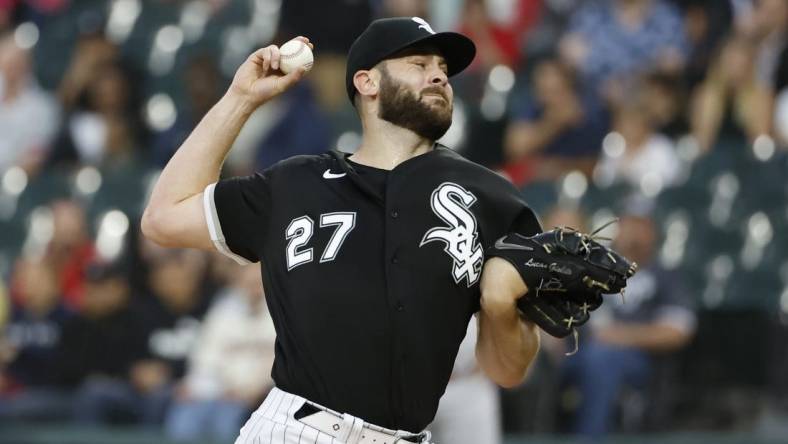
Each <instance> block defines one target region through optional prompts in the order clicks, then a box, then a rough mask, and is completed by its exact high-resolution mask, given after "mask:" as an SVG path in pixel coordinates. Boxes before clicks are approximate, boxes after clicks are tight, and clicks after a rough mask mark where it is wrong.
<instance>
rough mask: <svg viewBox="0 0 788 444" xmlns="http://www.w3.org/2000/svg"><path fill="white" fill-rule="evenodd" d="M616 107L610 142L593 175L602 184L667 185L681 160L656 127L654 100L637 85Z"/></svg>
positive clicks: (670, 141)
mask: <svg viewBox="0 0 788 444" xmlns="http://www.w3.org/2000/svg"><path fill="white" fill-rule="evenodd" d="M629 96H630V100H627V101H625V102H622V103H621V104H619V105H618V106H617V110H616V111H615V117H614V119H613V121H614V123H613V131H614V133H612V134H611V136H610V137H611V139H609V140H610V142H609V145H607V146H606V149H605V150H604V151H603V152H602V155H601V158H600V161H599V163H598V164H597V170H596V171H595V173H594V174H595V177H598V178H600V179H602V181H603V182H604V183H607V184H613V183H626V184H629V185H631V186H633V187H635V188H637V187H640V186H641V185H642V181H644V180H645V181H650V182H651V183H653V184H658V185H657V186H658V188H659V189H662V188H664V187H670V186H673V185H675V184H676V182H677V180H678V178H679V172H680V168H679V166H680V162H679V157H678V154H677V153H676V147H675V144H674V142H673V140H672V139H670V138H669V137H667V136H666V135H664V134H661V133H659V132H658V131H657V130H656V126H657V121H656V118H655V116H654V114H653V109H652V107H653V105H654V103H653V102H650V101H649V97H648V96H647V95H646V94H645V89H643V88H640V89H637V90H635V91H632V93H630V95H629Z"/></svg>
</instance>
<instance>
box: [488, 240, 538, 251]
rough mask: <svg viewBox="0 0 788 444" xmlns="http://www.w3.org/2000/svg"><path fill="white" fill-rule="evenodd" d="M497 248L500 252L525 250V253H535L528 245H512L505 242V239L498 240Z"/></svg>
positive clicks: (496, 242)
mask: <svg viewBox="0 0 788 444" xmlns="http://www.w3.org/2000/svg"><path fill="white" fill-rule="evenodd" d="M495 248H498V249H499V250H525V251H534V249H533V248H531V247H528V246H526V245H517V244H510V243H508V242H504V241H503V238H500V239H498V240H497V241H495Z"/></svg>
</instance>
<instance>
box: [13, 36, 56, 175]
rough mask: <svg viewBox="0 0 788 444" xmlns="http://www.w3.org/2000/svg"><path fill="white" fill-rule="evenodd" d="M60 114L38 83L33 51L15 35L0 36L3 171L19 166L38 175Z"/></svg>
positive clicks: (50, 97)
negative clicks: (25, 47) (31, 52)
mask: <svg viewBox="0 0 788 444" xmlns="http://www.w3.org/2000/svg"><path fill="white" fill-rule="evenodd" d="M59 113H60V110H59V108H58V105H57V102H56V101H55V99H54V98H53V97H52V95H51V94H50V93H48V92H46V91H44V90H42V89H41V88H39V86H38V83H37V82H36V79H35V77H34V74H33V69H32V59H31V54H30V52H29V51H28V50H27V49H23V48H21V47H19V46H18V45H17V43H16V41H15V39H14V36H13V34H7V35H5V36H2V37H0V134H2V137H0V171H5V170H6V169H7V168H10V167H13V166H19V167H22V168H23V169H24V170H26V171H27V173H28V174H33V173H36V172H38V170H39V169H40V167H41V166H42V164H43V161H44V159H45V158H46V155H47V153H48V151H49V148H50V143H51V142H52V139H53V138H54V136H55V134H56V132H57V130H58V124H59ZM33 122H35V124H32V123H33Z"/></svg>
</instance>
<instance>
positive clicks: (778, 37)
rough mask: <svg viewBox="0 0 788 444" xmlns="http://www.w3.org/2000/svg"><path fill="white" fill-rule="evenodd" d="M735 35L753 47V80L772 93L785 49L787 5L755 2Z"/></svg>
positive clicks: (779, 0) (770, 0) (771, 0)
mask: <svg viewBox="0 0 788 444" xmlns="http://www.w3.org/2000/svg"><path fill="white" fill-rule="evenodd" d="M738 25H739V32H741V33H742V34H743V35H744V36H746V37H748V38H750V39H752V40H753V42H754V43H755V46H756V48H755V57H754V62H755V78H756V79H757V81H758V83H759V84H761V85H762V86H765V87H767V88H769V89H771V90H772V91H775V87H776V83H777V78H776V76H777V71H778V66H779V64H780V55H781V53H782V52H783V51H784V50H785V49H786V48H788V43H786V42H788V2H786V1H785V0H759V1H756V2H753V8H752V11H751V12H750V13H749V14H746V15H745V17H743V18H742V19H741V20H740V21H739V23H738Z"/></svg>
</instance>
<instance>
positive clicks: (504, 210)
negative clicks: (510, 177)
mask: <svg viewBox="0 0 788 444" xmlns="http://www.w3.org/2000/svg"><path fill="white" fill-rule="evenodd" d="M495 179H496V183H495V185H494V186H489V187H486V189H487V190H488V198H487V199H488V202H489V206H488V208H487V212H486V213H487V214H486V219H487V221H488V223H487V224H485V227H484V228H485V231H486V233H485V236H484V240H485V245H484V247H485V248H488V247H490V246H491V245H492V243H493V242H495V241H496V240H497V239H499V238H500V237H502V236H504V235H506V234H509V233H512V232H515V233H520V234H522V235H524V236H533V235H535V234H538V233H541V232H542V226H541V224H540V223H539V219H538V218H537V216H536V214H535V213H534V211H533V210H532V209H531V208H530V207H529V206H528V205H527V204H526V203H525V202H524V201H523V199H522V197H521V196H520V193H519V192H518V191H517V188H515V187H514V185H512V184H511V183H509V182H508V181H506V180H505V179H503V178H499V177H496V178H495Z"/></svg>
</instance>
